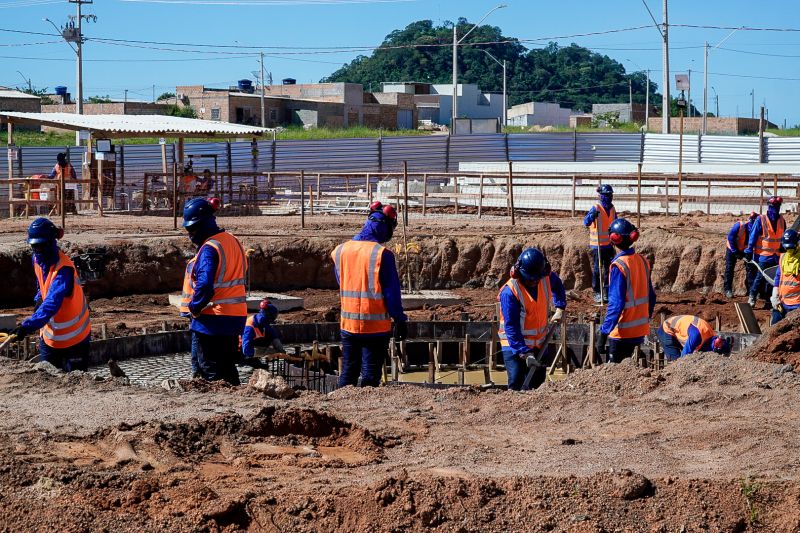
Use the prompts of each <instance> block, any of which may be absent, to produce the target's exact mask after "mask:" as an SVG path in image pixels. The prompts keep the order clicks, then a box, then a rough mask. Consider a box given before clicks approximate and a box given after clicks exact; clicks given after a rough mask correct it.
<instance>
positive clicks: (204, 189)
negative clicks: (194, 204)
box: [194, 168, 214, 196]
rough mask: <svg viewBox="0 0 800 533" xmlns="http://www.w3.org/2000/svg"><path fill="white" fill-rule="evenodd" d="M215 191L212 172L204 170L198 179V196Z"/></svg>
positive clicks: (196, 192) (195, 190) (196, 186)
mask: <svg viewBox="0 0 800 533" xmlns="http://www.w3.org/2000/svg"><path fill="white" fill-rule="evenodd" d="M213 189H214V178H212V177H211V170H210V169H208V168H207V169H205V170H203V174H202V175H201V176H198V177H197V181H196V183H195V188H194V192H195V194H197V195H198V196H205V195H207V194H208V193H209V192H211V191H212V190H213Z"/></svg>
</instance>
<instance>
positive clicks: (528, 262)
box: [514, 248, 550, 281]
mask: <svg viewBox="0 0 800 533" xmlns="http://www.w3.org/2000/svg"><path fill="white" fill-rule="evenodd" d="M514 270H515V271H516V272H517V273H518V274H519V275H520V277H521V278H522V279H524V280H526V281H535V280H538V279H542V278H543V277H545V276H546V275H548V274H550V263H549V262H548V261H547V258H546V257H545V255H544V252H542V251H541V250H540V249H539V248H527V249H525V250H523V252H522V253H521V254H520V255H519V259H517V262H516V264H515V265H514Z"/></svg>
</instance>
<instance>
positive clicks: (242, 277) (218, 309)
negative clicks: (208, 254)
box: [180, 231, 247, 316]
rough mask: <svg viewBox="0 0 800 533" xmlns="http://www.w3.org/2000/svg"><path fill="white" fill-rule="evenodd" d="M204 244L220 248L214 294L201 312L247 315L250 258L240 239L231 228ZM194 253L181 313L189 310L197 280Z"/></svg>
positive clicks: (188, 272)
mask: <svg viewBox="0 0 800 533" xmlns="http://www.w3.org/2000/svg"><path fill="white" fill-rule="evenodd" d="M203 246H211V247H212V248H214V249H215V250H216V251H217V255H218V256H219V264H218V265H217V271H216V273H215V275H214V295H213V296H212V297H211V301H210V302H209V303H208V305H206V306H205V308H203V310H202V311H200V314H201V315H212V316H247V291H246V289H245V283H246V277H247V258H246V257H245V255H244V249H242V244H241V243H240V242H239V239H237V238H236V237H234V236H233V235H231V234H230V233H228V232H225V231H223V232H221V233H217V234H216V235H213V236H211V237H209V238H208V239H207V240H206V242H204V243H203V245H202V246H201V247H200V249H199V250H197V255H199V254H200V250H202V249H203ZM197 255H195V256H194V257H193V258H192V259H191V260H190V261H189V264H187V265H186V272H185V274H184V276H183V293H182V294H181V307H180V312H181V314H188V313H189V303H191V301H192V298H193V297H194V283H195V282H196V281H197V279H196V276H195V273H194V265H195V262H196V261H197Z"/></svg>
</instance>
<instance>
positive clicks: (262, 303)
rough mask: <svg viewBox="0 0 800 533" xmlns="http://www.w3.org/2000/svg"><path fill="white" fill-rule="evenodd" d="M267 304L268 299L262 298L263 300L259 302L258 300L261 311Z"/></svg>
mask: <svg viewBox="0 0 800 533" xmlns="http://www.w3.org/2000/svg"><path fill="white" fill-rule="evenodd" d="M268 305H269V300H268V299H267V298H264V299H263V300H261V302H259V304H258V308H259V309H261V310H262V311H263V310H264V309H266V308H267V306H268Z"/></svg>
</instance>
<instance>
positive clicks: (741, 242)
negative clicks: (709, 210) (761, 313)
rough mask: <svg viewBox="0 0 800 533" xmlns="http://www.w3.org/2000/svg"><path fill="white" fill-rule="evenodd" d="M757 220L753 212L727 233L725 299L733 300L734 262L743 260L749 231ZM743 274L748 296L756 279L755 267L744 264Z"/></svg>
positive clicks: (756, 214)
mask: <svg viewBox="0 0 800 533" xmlns="http://www.w3.org/2000/svg"><path fill="white" fill-rule="evenodd" d="M757 218H758V213H756V212H755V211H754V212H752V213H750V218H749V219H748V220H746V221H744V220H743V221H740V222H736V223H734V224H733V226H731V230H730V231H729V232H728V241H727V242H726V243H725V244H726V245H727V249H726V250H725V280H724V285H725V297H726V298H733V272H734V270H735V269H736V261H738V260H740V259H742V260H743V259H744V251H745V249H746V248H747V241H748V238H749V237H750V231H751V230H752V228H753V223H754V222H755V221H756V219H757ZM744 272H745V291H746V292H747V293H748V294H749V293H750V287H752V286H753V280H754V279H755V277H756V267H755V265H753V264H752V263H750V262H745V264H744Z"/></svg>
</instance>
